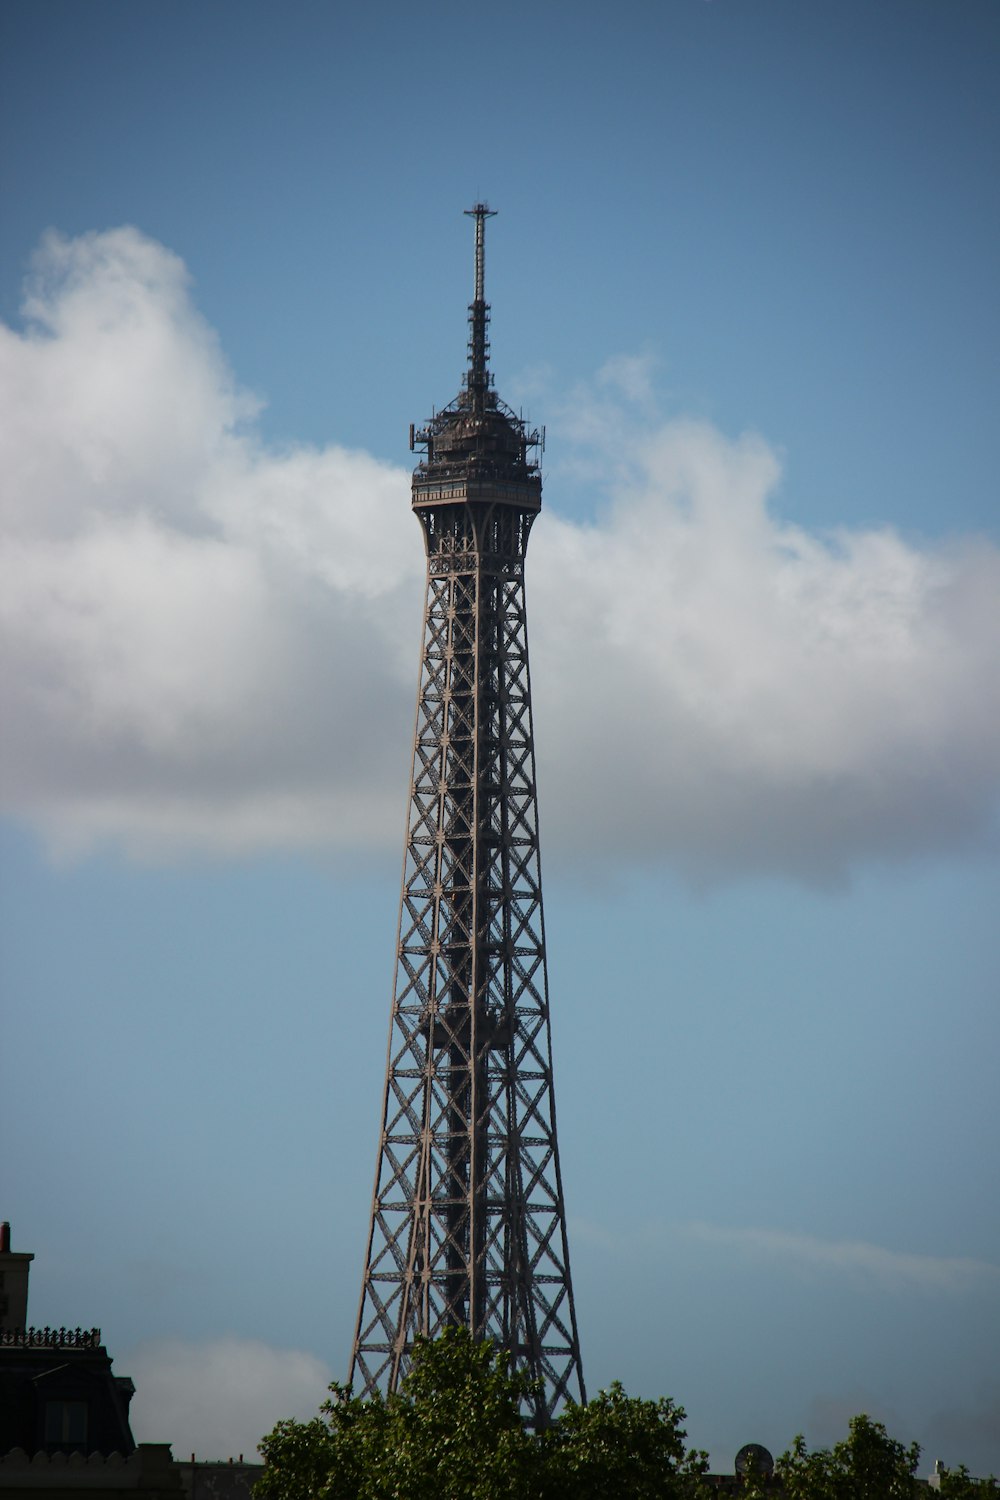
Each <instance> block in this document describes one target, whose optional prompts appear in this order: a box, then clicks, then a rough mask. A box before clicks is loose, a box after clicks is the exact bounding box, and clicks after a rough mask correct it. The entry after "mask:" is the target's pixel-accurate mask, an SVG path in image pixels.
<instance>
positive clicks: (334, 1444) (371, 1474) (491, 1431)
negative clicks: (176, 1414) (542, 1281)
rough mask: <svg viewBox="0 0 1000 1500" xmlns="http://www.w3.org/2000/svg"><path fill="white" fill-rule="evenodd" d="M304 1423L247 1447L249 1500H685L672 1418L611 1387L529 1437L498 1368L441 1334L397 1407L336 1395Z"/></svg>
mask: <svg viewBox="0 0 1000 1500" xmlns="http://www.w3.org/2000/svg"><path fill="white" fill-rule="evenodd" d="M330 1389H331V1391H332V1393H333V1395H332V1399H331V1400H329V1401H327V1402H326V1403H325V1404H324V1406H323V1408H322V1415H321V1416H320V1417H317V1418H314V1419H313V1420H312V1421H311V1422H294V1421H288V1422H279V1423H278V1425H277V1427H276V1428H275V1429H274V1431H273V1432H271V1433H269V1434H268V1436H267V1437H266V1438H264V1440H263V1442H262V1443H261V1445H260V1447H261V1452H262V1454H263V1455H264V1460H265V1465H266V1467H265V1470H264V1474H263V1477H262V1478H261V1479H260V1480H259V1481H258V1483H257V1486H256V1497H257V1500H577V1497H583V1496H586V1497H588V1500H589V1497H593V1500H602V1497H611V1496H616V1497H617V1496H635V1497H637V1500H642V1497H644V1496H654V1495H656V1496H677V1497H685V1500H687V1497H690V1500H694V1497H695V1496H696V1495H698V1494H699V1493H700V1491H699V1487H698V1486H699V1476H700V1475H701V1474H702V1473H703V1472H704V1469H705V1467H706V1460H705V1455H704V1454H696V1453H688V1452H686V1451H685V1448H684V1429H683V1427H682V1425H681V1424H682V1422H683V1420H684V1412H683V1411H682V1410H681V1408H680V1407H678V1406H675V1405H674V1403H673V1402H672V1401H668V1400H660V1401H642V1400H637V1399H633V1398H631V1397H629V1396H627V1395H626V1394H625V1392H624V1391H623V1390H622V1388H621V1386H620V1385H618V1384H615V1385H613V1386H612V1387H611V1389H610V1390H609V1391H602V1392H601V1394H600V1395H599V1396H597V1397H596V1399H595V1400H594V1401H592V1402H590V1403H589V1405H586V1406H568V1407H567V1408H566V1410H565V1411H564V1412H563V1413H562V1414H561V1415H560V1416H559V1418H558V1419H557V1420H556V1421H555V1422H554V1423H553V1424H552V1425H551V1426H550V1427H549V1428H548V1429H547V1430H546V1431H545V1432H544V1433H542V1434H539V1435H534V1436H533V1435H531V1434H529V1433H527V1432H526V1431H525V1429H524V1425H523V1422H522V1419H521V1408H522V1403H524V1402H525V1400H526V1398H528V1397H529V1396H530V1394H531V1387H530V1384H529V1382H527V1381H526V1380H525V1379H524V1377H523V1376H520V1375H517V1374H511V1372H510V1371H509V1370H508V1368H507V1361H506V1356H505V1355H504V1354H503V1353H502V1352H501V1351H498V1350H496V1349H495V1348H494V1347H493V1345H492V1344H489V1343H474V1342H473V1340H472V1339H471V1338H470V1337H469V1335H468V1333H467V1332H466V1331H465V1330H464V1329H458V1328H454V1329H449V1330H448V1331H447V1332H446V1333H444V1334H443V1335H442V1336H441V1337H440V1338H438V1339H435V1340H433V1341H427V1340H424V1341H421V1342H419V1343H418V1345H417V1347H416V1348H415V1350H414V1357H413V1364H412V1368H411V1370H410V1372H409V1374H408V1375H407V1377H406V1379H405V1380H404V1381H403V1386H402V1390H401V1392H400V1394H399V1395H395V1396H389V1397H385V1398H383V1397H382V1396H380V1395H376V1396H374V1397H373V1398H371V1399H370V1400H364V1401H362V1400H361V1399H359V1398H358V1397H356V1396H352V1395H351V1394H350V1393H349V1392H348V1391H345V1390H344V1389H343V1387H341V1386H331V1388H330Z"/></svg>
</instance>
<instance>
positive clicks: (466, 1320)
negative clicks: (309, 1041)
mask: <svg viewBox="0 0 1000 1500" xmlns="http://www.w3.org/2000/svg"><path fill="white" fill-rule="evenodd" d="M467 212H468V213H470V214H471V215H472V216H473V217H474V219H475V228H476V260H475V297H474V300H473V302H472V304H471V306H470V308H469V324H470V338H469V366H468V370H467V372H466V375H465V378H464V382H463V386H462V389H461V391H460V392H459V394H458V396H457V397H456V398H455V400H454V401H452V402H451V404H450V405H448V406H446V407H445V408H444V410H443V411H440V412H438V413H436V415H435V416H433V417H432V419H431V421H430V422H429V423H428V425H427V426H426V427H425V428H424V429H423V430H422V431H420V432H415V431H414V429H413V428H411V429H410V446H411V448H414V447H417V448H419V449H420V450H421V451H422V452H423V453H424V457H423V460H422V461H421V462H420V463H419V464H418V465H417V468H416V469H415V470H414V474H413V509H414V511H415V512H416V514H417V517H418V518H419V520H420V524H421V526H422V528H423V533H424V542H425V545H426V550H427V596H426V604H425V609H424V631H423V651H422V657H421V667H420V680H419V687H418V693H417V716H416V730H415V734H414V744H413V776H412V781H411V787H410V807H409V820H408V828H407V838H406V852H405V857H404V867H403V882H402V896H401V900H400V917H399V942H398V947H397V950H396V978H395V987H394V995H393V1003H392V1017H391V1022H390V1030H389V1053H388V1063H387V1068H386V1083H385V1103H384V1113H383V1122H382V1131H381V1138H380V1144H379V1155H378V1166H377V1169H376V1174H375V1190H374V1194H373V1198H372V1214H371V1228H370V1233H369V1239H368V1256H367V1262H366V1265H365V1274H364V1283H363V1286H362V1292H361V1306H360V1309H359V1313H358V1323H357V1331H356V1335H355V1342H354V1353H353V1357H352V1360H351V1374H350V1381H351V1383H352V1384H353V1383H354V1382H355V1381H359V1382H360V1386H361V1389H362V1391H363V1392H368V1393H370V1392H372V1391H374V1390H375V1389H376V1388H386V1389H388V1390H394V1389H396V1387H397V1385H398V1383H399V1381H400V1379H401V1378H402V1376H403V1375H405V1373H406V1370H407V1368H408V1365H409V1360H410V1354H411V1350H412V1346H413V1340H414V1337H415V1336H417V1335H419V1334H424V1335H429V1336H431V1337H433V1336H434V1335H436V1334H438V1333H440V1332H441V1331H442V1329H444V1328H445V1327H447V1326H449V1325H454V1324H457V1325H462V1326H465V1327H467V1328H468V1329H469V1330H470V1331H471V1332H472V1334H473V1336H474V1337H475V1338H490V1339H493V1340H494V1341H495V1342H496V1343H497V1344H498V1345H500V1346H501V1347H503V1348H505V1349H506V1350H507V1351H508V1352H509V1355H510V1359H511V1364H512V1366H513V1367H514V1368H516V1369H519V1370H522V1371H525V1372H527V1373H528V1374H529V1375H530V1376H531V1377H532V1378H533V1379H534V1380H535V1381H536V1382H537V1391H538V1394H537V1397H536V1399H535V1404H534V1409H533V1410H531V1411H530V1412H528V1413H527V1416H528V1418H529V1420H530V1421H531V1422H532V1423H533V1424H534V1425H535V1426H536V1427H538V1426H544V1425H545V1423H546V1422H547V1421H548V1420H549V1419H550V1418H551V1416H552V1414H553V1412H554V1411H555V1409H556V1408H557V1407H558V1406H560V1405H561V1404H562V1403H563V1402H564V1401H566V1400H567V1399H573V1400H577V1401H583V1400H585V1399H586V1396H585V1392H584V1385H583V1372H582V1367H581V1362H580V1342H579V1337H578V1335H577V1327H576V1311H575V1308H574V1304H573V1289H572V1284H571V1281H570V1267H569V1251H568V1245H567V1238H566V1216H565V1209H564V1206H563V1194H562V1181H561V1177H560V1171H559V1150H558V1145H557V1141H556V1117H555V1101H554V1098H553V1092H552V1053H551V1042H550V1033H549V1002H548V985H547V978H546V967H545V930H544V923H543V919H542V887H541V874H540V865H539V855H538V816H537V800H536V793H535V757H534V743H533V738H532V727H531V693H530V683H529V674H528V638H527V626H526V618H525V600H524V559H525V551H526V548H527V542H528V533H529V532H530V530H531V523H532V521H533V520H534V519H535V516H536V515H537V514H538V511H539V509H540V507H541V503H542V482H541V474H540V471H539V466H538V463H537V462H536V460H535V456H534V455H535V453H536V452H537V451H538V450H539V449H540V447H541V437H540V434H539V433H538V432H537V431H529V429H528V427H527V426H526V424H525V423H524V421H523V420H522V419H521V418H520V417H519V416H517V415H516V414H515V413H514V412H513V411H512V410H511V409H510V407H508V406H506V405H505V404H504V402H502V401H501V400H500V399H499V398H498V397H497V395H496V393H495V391H494V389H493V383H492V377H491V376H490V373H489V370H488V356H489V343H488V340H487V328H488V324H489V306H488V305H487V303H486V301H485V297H484V231H485V225H486V219H487V218H488V217H491V211H490V209H489V208H488V207H487V206H486V204H485V203H477V204H476V206H475V208H472V209H469V210H467Z"/></svg>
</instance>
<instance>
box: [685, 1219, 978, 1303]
mask: <svg viewBox="0 0 1000 1500" xmlns="http://www.w3.org/2000/svg"><path fill="white" fill-rule="evenodd" d="M684 1232H685V1234H686V1236H687V1237H688V1238H689V1239H693V1240H696V1241H699V1242H701V1243H702V1244H706V1245H720V1246H722V1247H724V1248H728V1249H732V1250H735V1251H736V1252H737V1253H739V1254H741V1255H747V1256H751V1257H752V1258H754V1259H756V1260H761V1261H768V1262H770V1263H771V1264H781V1265H784V1266H786V1267H788V1268H789V1269H792V1270H796V1271H799V1272H803V1273H805V1272H807V1273H813V1274H824V1275H829V1274H837V1275H848V1276H858V1275H860V1276H864V1277H866V1278H867V1279H869V1280H872V1281H875V1282H877V1283H878V1284H879V1285H880V1286H882V1287H884V1288H886V1289H887V1290H891V1289H895V1290H923V1291H936V1292H964V1291H973V1290H975V1289H981V1288H983V1287H990V1288H993V1289H995V1290H996V1291H1000V1266H995V1265H993V1264H992V1263H991V1262H989V1261H983V1260H973V1259H970V1258H968V1257H965V1256H954V1255H952V1256H944V1255H915V1254H912V1253H909V1252H907V1251H899V1250H887V1249H885V1247H884V1246H882V1245H872V1244H869V1243H868V1242H867V1241H865V1240H823V1239H817V1238H816V1237H815V1236H814V1235H808V1234H790V1233H788V1232H787V1231H786V1230H781V1229H754V1228H727V1227H725V1226H723V1225H719V1224H705V1223H694V1224H688V1225H686V1226H685V1230H684Z"/></svg>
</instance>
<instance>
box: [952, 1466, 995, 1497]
mask: <svg viewBox="0 0 1000 1500" xmlns="http://www.w3.org/2000/svg"><path fill="white" fill-rule="evenodd" d="M938 1494H939V1495H942V1496H944V1500H990V1497H991V1496H992V1497H996V1496H1000V1485H998V1484H997V1481H996V1479H995V1478H994V1477H993V1475H992V1474H991V1475H990V1476H989V1478H988V1479H973V1477H972V1475H971V1474H970V1473H969V1471H968V1469H967V1468H966V1467H965V1465H964V1464H959V1466H958V1468H957V1469H945V1471H944V1472H943V1474H942V1475H941V1483H940V1486H939V1487H938Z"/></svg>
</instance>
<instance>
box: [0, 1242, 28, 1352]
mask: <svg viewBox="0 0 1000 1500" xmlns="http://www.w3.org/2000/svg"><path fill="white" fill-rule="evenodd" d="M34 1258H35V1257H34V1256H33V1255H29V1254H28V1253H27V1252H26V1251H21V1252H20V1253H16V1252H15V1251H13V1250H12V1249H11V1248H10V1225H9V1224H8V1223H7V1222H6V1221H4V1223H3V1224H0V1332H3V1333H9V1332H10V1331H11V1330H13V1329H15V1328H26V1327H27V1325H28V1272H29V1270H30V1269H31V1262H32V1261H33V1260H34Z"/></svg>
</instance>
